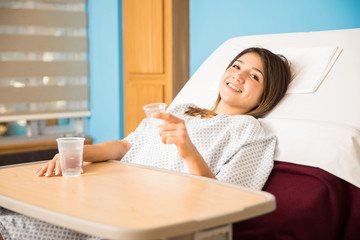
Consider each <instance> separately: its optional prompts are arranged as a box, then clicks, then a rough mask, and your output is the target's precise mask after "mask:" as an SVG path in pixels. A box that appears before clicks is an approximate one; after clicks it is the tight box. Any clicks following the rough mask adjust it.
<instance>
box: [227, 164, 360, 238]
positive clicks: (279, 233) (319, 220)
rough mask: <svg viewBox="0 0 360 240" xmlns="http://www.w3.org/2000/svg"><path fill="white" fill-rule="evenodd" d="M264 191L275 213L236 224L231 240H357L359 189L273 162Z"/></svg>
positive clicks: (316, 171)
mask: <svg viewBox="0 0 360 240" xmlns="http://www.w3.org/2000/svg"><path fill="white" fill-rule="evenodd" d="M359 174H360V173H359ZM263 190H264V191H267V192H270V193H272V194H273V195H274V196H275V197H276V202H277V208H276V210H275V211H274V212H272V213H269V214H266V215H264V216H260V217H257V218H254V219H250V220H248V221H244V222H238V223H235V224H234V225H233V233H234V236H233V239H241V240H244V239H252V240H253V239H277V240H283V239H284V240H285V239H286V240H288V239H299V240H301V239H306V240H315V239H316V240H319V239H327V240H331V239H334V240H352V239H354V240H355V239H356V240H358V239H360V188H357V187H355V186H354V185H352V184H349V183H347V182H345V181H343V180H341V179H339V178H337V177H335V176H333V175H331V174H330V173H328V172H325V171H323V170H321V169H319V168H313V167H307V166H302V165H296V164H291V163H285V162H275V166H274V169H273V171H272V173H271V175H270V177H269V179H268V181H267V183H266V185H265V186H264V189H263Z"/></svg>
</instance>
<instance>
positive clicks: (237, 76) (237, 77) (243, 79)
mask: <svg viewBox="0 0 360 240" xmlns="http://www.w3.org/2000/svg"><path fill="white" fill-rule="evenodd" d="M233 79H234V80H236V81H238V82H239V83H244V82H245V78H244V76H243V75H242V74H241V73H239V74H235V75H233Z"/></svg>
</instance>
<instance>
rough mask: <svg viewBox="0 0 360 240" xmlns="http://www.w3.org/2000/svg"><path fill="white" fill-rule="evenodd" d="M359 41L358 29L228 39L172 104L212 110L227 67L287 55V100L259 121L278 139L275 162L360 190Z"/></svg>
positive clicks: (284, 99) (359, 30) (282, 101)
mask: <svg viewBox="0 0 360 240" xmlns="http://www.w3.org/2000/svg"><path fill="white" fill-rule="evenodd" d="M359 39H360V28H358V29H346V30H336V31H321V32H307V33H287V34H270V35H256V36H243V37H236V38H232V39H229V40H228V41H226V42H225V43H223V44H222V45H221V46H219V47H218V48H217V49H216V50H215V51H214V52H213V53H212V54H211V55H210V56H209V57H208V58H207V59H206V61H205V62H204V63H203V64H202V65H201V66H200V67H199V69H198V70H197V71H196V72H195V73H194V74H193V76H192V77H191V78H190V80H189V81H188V82H187V84H186V85H185V86H184V88H183V89H182V90H181V91H180V92H179V94H178V95H177V96H176V98H175V99H174V101H173V102H172V104H171V105H176V104H180V103H188V102H190V103H194V104H196V105H198V106H199V107H204V108H212V107H213V105H214V103H215V101H216V99H217V96H218V85H219V81H220V78H221V76H222V74H223V73H224V71H225V68H226V67H227V65H228V63H229V62H230V61H231V60H232V59H233V58H234V57H235V56H236V55H237V54H238V53H239V52H241V51H242V50H243V49H245V48H248V47H263V48H267V49H269V50H272V51H273V52H274V53H280V54H283V55H284V56H285V57H287V58H288V59H289V60H290V62H291V64H292V65H293V66H292V68H293V69H295V75H296V76H295V78H294V80H293V81H292V83H291V85H290V87H289V90H288V92H287V94H286V95H285V97H284V98H283V99H282V100H281V102H280V103H279V104H278V105H277V106H276V107H275V108H274V110H273V111H272V112H270V113H269V114H268V115H267V116H266V117H265V118H264V119H262V120H261V121H262V123H263V124H264V126H265V127H267V128H268V129H269V130H271V131H273V132H274V133H275V135H278V140H279V144H278V148H277V150H276V156H275V157H276V158H278V159H276V160H281V161H288V162H293V163H297V164H303V165H310V166H314V167H319V168H322V169H324V170H326V171H328V172H330V173H332V174H334V175H336V176H338V177H340V178H342V179H344V180H346V181H349V182H351V183H353V184H354V185H356V186H358V187H360V179H359V178H360V174H357V173H358V172H359V171H360V160H359V158H360V154H359V153H360V150H359V149H360V140H359V138H360V134H359V129H360V110H359V108H358V107H357V104H358V103H359V102H360V94H359V92H360V75H359V74H358V68H359V66H360V44H358V40H359ZM284 123H286V124H284ZM300 129H302V131H300ZM349 129H352V130H349ZM312 133H314V134H315V133H316V134H317V135H316V137H314V136H315V135H312ZM340 139H346V142H342V140H340ZM325 140H326V141H325ZM351 141H352V142H351ZM296 143H301V144H296ZM310 143H312V144H310ZM345 143H346V144H347V145H346V147H345V146H344V145H343V144H345ZM327 149H331V150H332V151H327ZM335 151H336V152H335ZM310 153H313V154H310ZM302 157H303V159H302ZM354 171H355V172H354Z"/></svg>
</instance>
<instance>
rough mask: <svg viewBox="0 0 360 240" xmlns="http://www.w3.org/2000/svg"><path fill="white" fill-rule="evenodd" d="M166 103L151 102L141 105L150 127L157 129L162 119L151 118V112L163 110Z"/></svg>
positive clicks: (162, 122)
mask: <svg viewBox="0 0 360 240" xmlns="http://www.w3.org/2000/svg"><path fill="white" fill-rule="evenodd" d="M165 108H166V103H152V104H148V105H145V106H144V107H143V109H144V111H145V114H146V117H147V118H148V123H149V127H150V128H152V129H159V128H160V127H161V126H162V125H163V124H164V121H163V120H162V119H158V118H153V117H151V114H153V113H156V112H165Z"/></svg>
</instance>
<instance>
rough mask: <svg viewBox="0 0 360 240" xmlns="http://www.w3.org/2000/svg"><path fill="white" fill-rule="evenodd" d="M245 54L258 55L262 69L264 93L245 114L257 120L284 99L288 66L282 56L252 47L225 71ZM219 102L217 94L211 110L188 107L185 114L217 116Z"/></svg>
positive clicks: (288, 73) (219, 98) (244, 51)
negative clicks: (257, 103)
mask: <svg viewBox="0 0 360 240" xmlns="http://www.w3.org/2000/svg"><path fill="white" fill-rule="evenodd" d="M246 53H256V54H258V55H259V56H260V58H261V61H262V64H263V68H264V91H263V94H262V96H261V98H260V102H259V105H258V106H256V107H255V108H253V109H251V110H250V111H249V112H247V113H245V114H246V115H251V116H253V117H255V118H259V117H263V116H265V115H266V114H267V113H269V112H270V111H271V110H272V109H273V108H274V107H275V106H276V104H278V102H279V101H280V100H281V99H282V98H283V97H284V95H285V93H286V90H287V88H288V85H289V83H290V80H291V72H290V66H289V62H288V60H287V59H286V58H285V57H284V56H282V55H277V54H274V53H272V52H271V51H269V50H267V49H264V48H258V47H253V48H247V49H245V50H243V51H242V52H241V53H239V54H238V55H237V56H236V57H235V58H234V59H233V60H232V61H231V62H230V64H229V65H228V67H227V68H226V69H228V68H230V67H231V66H232V65H233V63H234V62H235V61H236V60H237V59H238V58H239V57H241V56H242V55H244V54H246ZM220 100H221V97H220V94H219V96H218V98H217V100H216V103H215V105H214V107H213V109H212V110H207V109H202V108H193V107H189V109H188V110H187V111H186V112H185V113H186V114H188V115H190V116H201V117H202V118H208V117H213V116H216V115H217V114H216V113H215V112H214V111H215V110H216V107H217V106H218V104H219V102H220Z"/></svg>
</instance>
